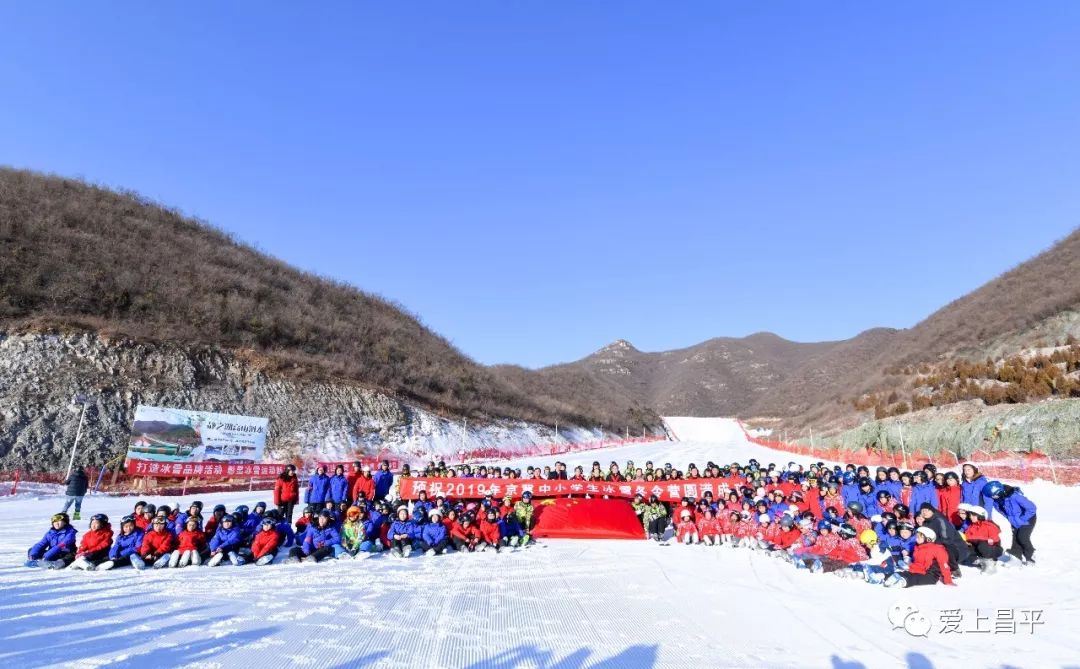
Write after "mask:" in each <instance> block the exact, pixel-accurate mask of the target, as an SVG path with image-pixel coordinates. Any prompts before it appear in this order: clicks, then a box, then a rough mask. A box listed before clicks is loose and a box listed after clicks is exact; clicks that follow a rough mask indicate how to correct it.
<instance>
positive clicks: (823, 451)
mask: <svg viewBox="0 0 1080 669" xmlns="http://www.w3.org/2000/svg"><path fill="white" fill-rule="evenodd" d="M739 427H740V428H742V431H743V434H744V435H746V439H747V441H749V442H751V443H753V444H757V445H758V446H762V447H765V448H769V449H773V450H776V451H784V452H785V453H794V454H796V455H803V456H806V457H810V458H816V459H820V460H823V461H829V462H841V463H845V464H847V463H851V464H854V465H866V466H867V467H900V468H903V469H920V468H922V467H923V466H924V465H926V464H930V463H932V464H934V465H937V466H938V467H941V468H945V469H959V468H960V467H961V466H962V465H963V464H964V463H966V462H971V463H974V464H975V465H976V466H977V467H978V468H979V471H980V472H982V473H983V474H984V475H986V476H988V477H991V478H999V479H1008V480H1013V481H1034V480H1036V479H1042V480H1044V481H1051V482H1053V483H1059V484H1062V485H1080V461H1078V460H1075V459H1067V460H1062V459H1054V458H1052V457H1051V456H1050V455H1047V454H1046V453H1039V452H1032V453H1016V452H1013V451H999V452H997V453H990V452H987V451H983V450H977V451H975V452H973V453H971V454H970V455H969V456H968V457H967V458H964V459H962V460H961V459H958V458H957V457H956V454H955V453H953V452H952V451H941V452H939V453H936V454H934V455H931V454H928V453H923V452H921V451H914V452H912V453H909V454H907V456H906V457H905V455H904V454H903V453H885V452H882V451H878V450H875V449H870V448H866V449H859V450H855V451H844V450H840V449H836V448H813V447H810V446H804V445H801V444H789V443H785V442H781V441H775V440H772V439H764V438H761V437H755V436H753V435H751V434H750V433H749V432H747V431H746V427H745V426H744V425H743V424H742V422H741V421H740V422H739Z"/></svg>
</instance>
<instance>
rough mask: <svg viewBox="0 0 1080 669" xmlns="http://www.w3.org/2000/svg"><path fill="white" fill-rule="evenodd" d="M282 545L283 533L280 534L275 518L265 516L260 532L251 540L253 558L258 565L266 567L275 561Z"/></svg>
mask: <svg viewBox="0 0 1080 669" xmlns="http://www.w3.org/2000/svg"><path fill="white" fill-rule="evenodd" d="M280 545H281V535H280V534H278V531H277V524H276V523H275V522H274V519H273V518H263V520H262V525H260V529H259V533H258V534H256V535H255V538H254V539H253V540H252V541H251V559H252V560H254V561H255V564H256V566H259V567H265V566H266V565H268V564H270V563H271V562H273V561H274V558H275V557H276V556H277V551H278V546H280Z"/></svg>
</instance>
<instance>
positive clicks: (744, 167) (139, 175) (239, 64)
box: [0, 2, 1080, 366]
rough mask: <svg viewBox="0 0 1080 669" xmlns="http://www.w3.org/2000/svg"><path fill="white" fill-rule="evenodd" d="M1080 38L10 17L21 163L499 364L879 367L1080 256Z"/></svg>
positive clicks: (493, 16)
mask: <svg viewBox="0 0 1080 669" xmlns="http://www.w3.org/2000/svg"><path fill="white" fill-rule="evenodd" d="M166 5H168V6H166ZM225 5H229V6H225ZM106 6H107V7H108V8H109V9H108V10H106V9H104V7H106ZM1078 19H1080V4H1077V3H1052V2H1049V3H1038V5H1037V6H1036V5H1031V4H1028V5H1025V6H1020V5H1011V6H1006V5H1005V4H997V5H995V4H992V3H977V2H972V3H962V2H961V3H948V4H946V5H943V4H941V3H930V2H916V3H877V4H875V5H873V6H871V5H870V4H868V3H855V2H829V3H811V2H790V3H785V2H776V3H761V2H702V3H655V2H642V3H637V2H573V3H571V2H547V3H539V2H515V3H502V2H499V3H496V2H471V3H445V2H441V3H423V2H416V3H342V4H340V5H337V4H334V3H318V5H314V4H305V5H303V6H301V4H300V3H288V4H275V3H270V2H258V3H254V2H251V3H246V4H244V3H235V4H234V3H131V4H128V5H124V4H121V3H107V5H98V4H97V3H58V2H57V3H48V2H33V3H31V2H23V3H4V4H3V5H0V85H2V86H3V90H4V96H3V102H2V103H0V162H3V163H6V164H10V165H16V166H20V167H30V168H33V169H37V170H42V171H47V172H55V173H59V174H63V175H69V176H79V177H82V178H85V179H87V180H90V181H94V182H98V183H103V184H107V185H112V186H119V187H125V188H130V189H133V190H137V191H139V192H142V193H143V194H145V195H148V196H150V197H153V198H155V199H158V200H160V201H162V202H164V203H166V204H169V205H173V206H176V207H177V208H179V209H181V210H183V211H185V212H187V213H189V214H193V215H197V216H199V217H201V218H204V219H206V220H209V221H211V222H212V223H214V224H215V225H217V226H219V227H222V228H224V229H227V230H229V231H231V232H233V233H235V234H236V235H237V236H238V237H239V238H240V239H242V240H245V241H247V242H249V243H251V244H253V245H255V246H257V247H258V248H260V249H262V250H264V251H266V252H268V253H271V254H273V255H275V256H278V257H281V258H283V259H285V260H286V261H288V262H290V263H292V264H294V265H296V266H298V267H301V268H304V269H307V270H312V271H316V272H318V273H320V274H323V275H326V276H330V277H334V278H336V279H340V280H344V281H347V282H349V283H352V284H354V285H356V286H357V287H359V288H362V289H364V290H368V291H371V292H375V293H378V294H381V295H383V296H385V297H388V298H390V299H393V300H396V301H398V302H400V303H401V304H402V305H404V306H405V307H406V308H407V309H408V310H410V311H411V312H413V313H415V314H417V315H419V316H420V318H421V319H422V320H423V321H424V322H425V323H426V324H427V325H429V326H430V327H432V328H433V329H434V330H436V331H437V332H439V333H440V334H442V335H444V336H445V337H447V338H448V339H449V340H451V341H452V342H453V343H454V344H455V345H457V346H458V347H459V348H461V349H462V350H463V351H464V352H465V353H467V354H468V355H470V356H472V357H474V358H476V359H477V360H480V361H481V362H485V363H495V362H514V363H519V364H524V365H527V366H539V365H544V364H550V363H555V362H560V361H567V360H573V359H576V358H579V357H582V356H584V355H587V354H588V353H590V352H591V351H593V350H595V349H597V348H599V347H601V346H603V345H604V344H606V343H608V342H610V341H612V340H614V339H617V338H626V339H629V340H630V341H632V342H633V343H634V344H635V345H637V346H638V347H639V348H641V349H644V350H663V349H669V348H675V347H681V346H687V345H690V344H693V343H696V342H698V341H701V340H704V339H707V338H709V337H713V336H742V335H746V334H750V333H753V332H756V331H761V330H771V331H774V332H776V333H778V334H780V335H782V336H785V337H787V338H790V339H795V340H800V341H813V340H822V339H835V338H846V337H850V336H853V335H855V334H856V333H858V332H859V331H861V330H863V329H866V328H869V327H873V326H878V325H884V326H893V327H908V326H911V325H913V324H915V323H916V322H918V321H919V320H921V319H922V318H924V317H926V316H927V315H929V314H930V313H931V312H933V311H934V310H935V309H937V308H939V307H941V306H943V305H945V304H946V303H948V302H949V301H951V300H953V299H955V298H957V297H959V296H961V295H962V294H964V293H965V292H967V291H969V290H971V289H973V288H976V287H978V286H979V285H980V284H982V283H983V282H985V281H987V280H989V279H991V278H992V277H994V276H996V275H997V274H999V273H1001V272H1002V271H1004V270H1006V269H1008V268H1010V267H1012V266H1014V265H1016V264H1017V263H1019V262H1021V261H1023V260H1025V259H1027V258H1028V257H1030V256H1032V255H1034V254H1036V253H1038V252H1039V251H1041V250H1043V249H1045V248H1046V247H1048V246H1049V245H1051V244H1052V243H1053V242H1054V241H1055V240H1057V239H1060V238H1061V237H1063V236H1065V235H1066V234H1068V233H1069V232H1070V231H1071V230H1072V229H1073V228H1075V227H1076V226H1077V225H1080V215H1078V213H1080V188H1077V184H1080V21H1078Z"/></svg>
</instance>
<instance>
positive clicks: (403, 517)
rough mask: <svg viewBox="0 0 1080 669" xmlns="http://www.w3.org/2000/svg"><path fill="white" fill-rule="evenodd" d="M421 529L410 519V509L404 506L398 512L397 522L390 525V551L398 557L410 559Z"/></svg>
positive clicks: (388, 536)
mask: <svg viewBox="0 0 1080 669" xmlns="http://www.w3.org/2000/svg"><path fill="white" fill-rule="evenodd" d="M418 530H419V528H417V526H416V523H414V522H413V521H412V520H411V519H410V518H409V509H408V508H406V507H404V506H402V507H401V508H399V509H398V510H397V520H395V521H394V522H392V523H390V531H389V532H388V533H387V535H386V536H387V538H388V539H390V551H391V552H392V553H393V554H394V555H395V556H397V557H409V554H410V553H412V549H413V543H414V542H415V541H416V536H417V532H418Z"/></svg>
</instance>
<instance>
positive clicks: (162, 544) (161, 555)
mask: <svg viewBox="0 0 1080 669" xmlns="http://www.w3.org/2000/svg"><path fill="white" fill-rule="evenodd" d="M153 528H154V529H152V530H151V531H149V532H147V533H146V534H145V535H144V536H143V542H142V546H140V547H139V554H138V556H135V555H132V556H131V564H132V566H134V567H135V568H136V569H145V568H146V563H147V562H149V563H151V564H152V565H154V569H161V568H162V567H164V566H165V565H167V564H169V558H170V557H172V552H173V551H174V550H176V535H175V534H173V533H172V530H170V529H169V528H168V520H166V519H165V518H163V517H162V516H158V517H156V518H154V524H153Z"/></svg>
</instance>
